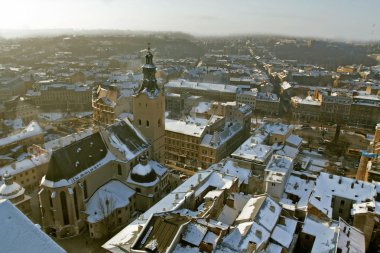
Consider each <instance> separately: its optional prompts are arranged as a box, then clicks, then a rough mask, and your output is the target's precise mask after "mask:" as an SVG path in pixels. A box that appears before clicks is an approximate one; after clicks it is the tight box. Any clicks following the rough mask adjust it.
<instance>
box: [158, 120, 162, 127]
mask: <svg viewBox="0 0 380 253" xmlns="http://www.w3.org/2000/svg"><path fill="white" fill-rule="evenodd" d="M160 126H161V119H158V127H160Z"/></svg>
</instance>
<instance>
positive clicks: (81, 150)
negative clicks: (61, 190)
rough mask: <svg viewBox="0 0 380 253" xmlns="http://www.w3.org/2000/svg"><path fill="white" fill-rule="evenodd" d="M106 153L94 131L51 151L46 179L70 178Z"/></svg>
mask: <svg viewBox="0 0 380 253" xmlns="http://www.w3.org/2000/svg"><path fill="white" fill-rule="evenodd" d="M106 154H107V147H106V146H105V144H104V142H103V140H102V137H101V136H100V133H99V132H97V133H94V134H92V135H90V136H87V137H85V138H83V139H81V140H78V141H76V142H73V143H72V144H70V145H68V146H65V147H63V148H60V149H57V150H55V151H53V153H52V155H51V158H50V161H49V166H48V172H47V174H46V179H47V180H50V181H53V182H57V181H59V180H62V179H70V178H72V177H74V176H75V175H77V174H79V173H80V172H82V171H84V170H86V169H87V168H89V167H91V166H93V165H94V164H96V163H97V162H99V161H100V160H102V159H103V158H104V157H105V156H106Z"/></svg>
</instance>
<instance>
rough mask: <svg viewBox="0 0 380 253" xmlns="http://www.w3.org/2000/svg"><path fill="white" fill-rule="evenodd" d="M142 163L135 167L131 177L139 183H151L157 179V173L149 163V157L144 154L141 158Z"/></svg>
mask: <svg viewBox="0 0 380 253" xmlns="http://www.w3.org/2000/svg"><path fill="white" fill-rule="evenodd" d="M139 161H140V163H139V164H137V165H136V166H135V167H133V169H132V171H131V175H130V176H131V179H132V180H133V181H135V182H137V183H150V182H154V181H155V180H156V179H157V174H156V172H155V171H154V169H153V168H152V166H150V164H149V163H148V157H147V156H146V155H143V156H141V157H140V159H139Z"/></svg>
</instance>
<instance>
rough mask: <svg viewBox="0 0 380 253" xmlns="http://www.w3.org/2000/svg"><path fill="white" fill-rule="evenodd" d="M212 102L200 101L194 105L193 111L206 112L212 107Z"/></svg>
mask: <svg viewBox="0 0 380 253" xmlns="http://www.w3.org/2000/svg"><path fill="white" fill-rule="evenodd" d="M211 105H212V104H211V103H210V102H199V104H198V105H197V106H194V107H193V109H192V111H194V112H195V113H206V112H207V111H208V110H210V108H211Z"/></svg>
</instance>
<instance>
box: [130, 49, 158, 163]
mask: <svg viewBox="0 0 380 253" xmlns="http://www.w3.org/2000/svg"><path fill="white" fill-rule="evenodd" d="M142 69H143V74H144V78H143V82H142V84H141V86H140V88H139V90H138V91H137V93H136V94H135V95H134V97H133V115H134V120H133V125H134V126H135V127H136V128H137V129H139V130H140V132H141V133H142V134H143V135H144V136H145V138H147V140H148V142H149V143H151V145H152V149H153V156H152V157H153V159H155V160H156V161H158V162H161V163H163V162H164V154H165V153H164V152H165V138H164V136H165V95H164V92H163V90H161V89H160V88H159V87H158V85H157V80H156V76H155V75H156V66H155V65H154V63H153V54H152V53H151V51H150V47H149V46H148V53H147V54H146V56H145V64H144V65H143V66H142Z"/></svg>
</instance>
